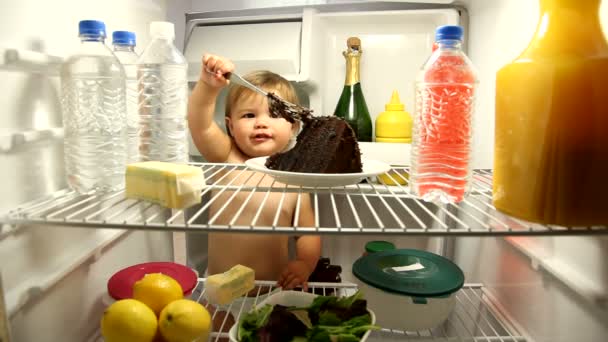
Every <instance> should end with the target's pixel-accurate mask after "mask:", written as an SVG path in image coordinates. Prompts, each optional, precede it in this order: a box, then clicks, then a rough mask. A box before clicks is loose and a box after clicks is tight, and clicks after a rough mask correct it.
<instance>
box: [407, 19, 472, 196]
mask: <svg viewBox="0 0 608 342" xmlns="http://www.w3.org/2000/svg"><path fill="white" fill-rule="evenodd" d="M462 37H463V30H462V28H461V27H460V26H441V27H439V28H437V31H436V34H435V39H436V42H437V49H436V50H435V51H434V52H433V53H432V54H431V56H430V58H429V59H428V60H427V61H426V63H425V64H424V66H423V67H422V70H421V71H420V73H419V75H418V78H417V80H416V103H415V107H416V108H415V115H414V129H413V137H412V154H411V164H412V170H411V178H410V185H411V187H412V191H413V192H414V194H415V195H417V196H418V197H421V198H422V199H424V200H426V201H429V202H443V203H455V202H459V201H461V200H462V199H463V198H464V197H465V196H466V195H467V194H468V192H469V191H470V187H471V139H472V133H473V132H472V130H473V126H472V117H473V109H474V106H475V93H476V87H477V83H478V79H477V72H476V71H475V69H474V67H473V65H472V63H471V61H470V60H469V58H468V57H467V56H466V55H465V53H464V52H463V51H462Z"/></svg>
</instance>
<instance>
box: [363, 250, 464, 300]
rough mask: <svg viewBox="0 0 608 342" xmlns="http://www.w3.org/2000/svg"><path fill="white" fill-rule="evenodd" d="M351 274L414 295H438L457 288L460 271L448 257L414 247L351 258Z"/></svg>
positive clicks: (393, 290)
mask: <svg viewBox="0 0 608 342" xmlns="http://www.w3.org/2000/svg"><path fill="white" fill-rule="evenodd" d="M353 274H354V275H355V276H356V277H357V278H359V279H360V280H361V281H363V282H365V283H366V284H368V285H371V286H373V287H376V288H379V289H382V290H385V291H388V292H394V293H399V294H404V295H408V296H414V297H441V296H446V295H449V294H452V293H454V292H456V291H458V290H459V289H460V288H461V287H462V285H463V284H464V273H462V270H461V269H460V267H458V265H456V264H455V263H453V262H452V261H450V260H448V259H446V258H444V257H442V256H439V255H437V254H434V253H430V252H426V251H421V250H416V249H395V250H388V251H384V252H378V253H373V254H370V255H368V256H364V257H361V258H359V259H358V260H357V261H355V264H354V265H353Z"/></svg>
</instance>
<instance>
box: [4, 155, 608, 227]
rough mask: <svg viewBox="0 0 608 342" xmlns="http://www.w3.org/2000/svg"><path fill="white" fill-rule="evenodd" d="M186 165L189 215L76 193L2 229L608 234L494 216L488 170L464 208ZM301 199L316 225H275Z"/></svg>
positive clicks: (406, 194)
mask: <svg viewBox="0 0 608 342" xmlns="http://www.w3.org/2000/svg"><path fill="white" fill-rule="evenodd" d="M192 165H196V166H199V167H201V168H202V169H203V172H204V174H205V177H206V182H207V186H206V187H205V188H204V189H203V194H202V202H201V204H199V205H196V206H194V207H191V208H188V209H181V210H175V209H174V210H171V209H167V208H163V207H160V206H158V205H155V204H152V203H149V202H145V201H139V200H134V199H127V198H125V194H124V191H119V192H114V193H106V194H95V193H90V194H77V193H75V192H74V191H71V190H69V189H64V190H61V191H58V192H56V193H53V194H51V195H48V196H46V197H43V198H40V199H37V200H34V201H31V202H28V203H25V204H23V205H22V206H20V207H18V208H16V209H14V210H12V211H10V212H9V213H8V214H6V215H5V216H4V223H7V224H13V225H14V224H61V225H69V226H78V227H87V226H88V227H97V228H118V229H124V228H128V229H148V230H150V229H157V230H174V231H193V230H202V231H215V232H265V233H281V232H282V233H295V234H319V233H321V234H344V233H347V234H378V233H382V234H406V235H544V234H548V235H560V234H608V227H607V226H593V227H562V226H553V225H540V224H534V223H529V222H525V221H522V220H519V219H516V218H513V217H510V216H507V215H505V214H502V213H500V212H498V211H497V210H496V208H494V206H493V205H492V172H491V171H490V170H475V171H474V173H473V186H472V190H471V193H470V194H469V195H468V197H466V198H465V200H464V201H462V202H460V203H457V204H440V205H436V204H432V203H428V202H424V201H422V200H420V199H418V198H416V197H415V196H413V195H412V194H411V193H410V190H409V188H408V187H407V186H406V185H391V186H389V185H385V184H380V183H378V182H377V181H376V179H375V178H368V179H367V180H366V182H365V183H360V184H355V185H349V186H341V187H328V188H319V187H302V186H292V185H285V184H281V183H278V182H276V181H275V180H274V179H273V178H272V177H271V176H269V175H266V174H261V173H256V172H252V171H251V170H249V169H248V168H247V167H246V166H245V165H237V164H211V163H193V164H192ZM408 172H409V169H408V168H405V167H393V169H392V171H390V172H388V173H386V174H385V175H386V177H388V178H390V179H392V180H393V182H394V183H396V184H399V183H407V178H408V177H407V175H408ZM271 194H272V196H271ZM304 198H310V200H311V203H312V207H313V210H314V212H315V222H314V225H312V226H307V227H304V226H302V225H300V224H299V212H298V210H296V212H295V214H294V217H293V220H289V221H290V222H291V224H287V225H285V224H281V223H280V222H284V221H285V220H282V221H281V220H280V218H281V215H283V214H284V213H283V211H282V208H283V207H284V206H285V205H287V203H290V201H292V202H291V203H294V202H293V201H295V203H296V207H298V206H299V204H300V203H301V201H302V200H303V199H304ZM253 206H257V207H255V208H253ZM263 209H264V210H263ZM268 212H271V213H273V214H272V217H268V214H267V213H268ZM244 213H248V214H247V215H245V214H244ZM264 215H266V216H264ZM264 222H265V223H266V224H264Z"/></svg>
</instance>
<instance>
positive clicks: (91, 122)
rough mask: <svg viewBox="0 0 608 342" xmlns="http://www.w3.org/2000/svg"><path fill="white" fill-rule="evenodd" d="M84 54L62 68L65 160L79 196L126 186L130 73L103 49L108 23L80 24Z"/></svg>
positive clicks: (69, 175)
mask: <svg viewBox="0 0 608 342" xmlns="http://www.w3.org/2000/svg"><path fill="white" fill-rule="evenodd" d="M79 37H80V40H81V46H80V51H79V52H78V53H77V54H75V55H73V56H71V57H69V58H68V59H67V61H66V62H65V63H63V65H62V66H61V73H60V76H61V99H62V101H61V103H62V108H63V126H64V134H65V141H64V158H65V168H66V174H67V178H68V179H67V180H68V184H69V186H70V187H71V188H72V189H74V190H76V191H78V192H80V193H84V192H89V191H91V190H97V191H106V190H118V189H121V188H123V187H124V179H125V177H124V174H125V166H126V161H127V153H126V138H127V136H126V133H127V129H126V128H127V125H126V115H125V71H124V69H123V67H122V65H121V64H120V62H119V61H118V59H116V56H114V54H113V53H112V51H111V50H110V49H109V48H108V47H106V46H105V45H104V39H105V38H106V28H105V25H104V23H103V22H101V21H95V20H83V21H81V22H80V23H79Z"/></svg>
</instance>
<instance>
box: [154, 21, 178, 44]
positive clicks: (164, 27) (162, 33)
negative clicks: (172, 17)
mask: <svg viewBox="0 0 608 342" xmlns="http://www.w3.org/2000/svg"><path fill="white" fill-rule="evenodd" d="M150 36H152V37H160V38H165V39H171V40H173V38H175V26H174V25H173V23H170V22H167V21H153V22H151V23H150Z"/></svg>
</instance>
